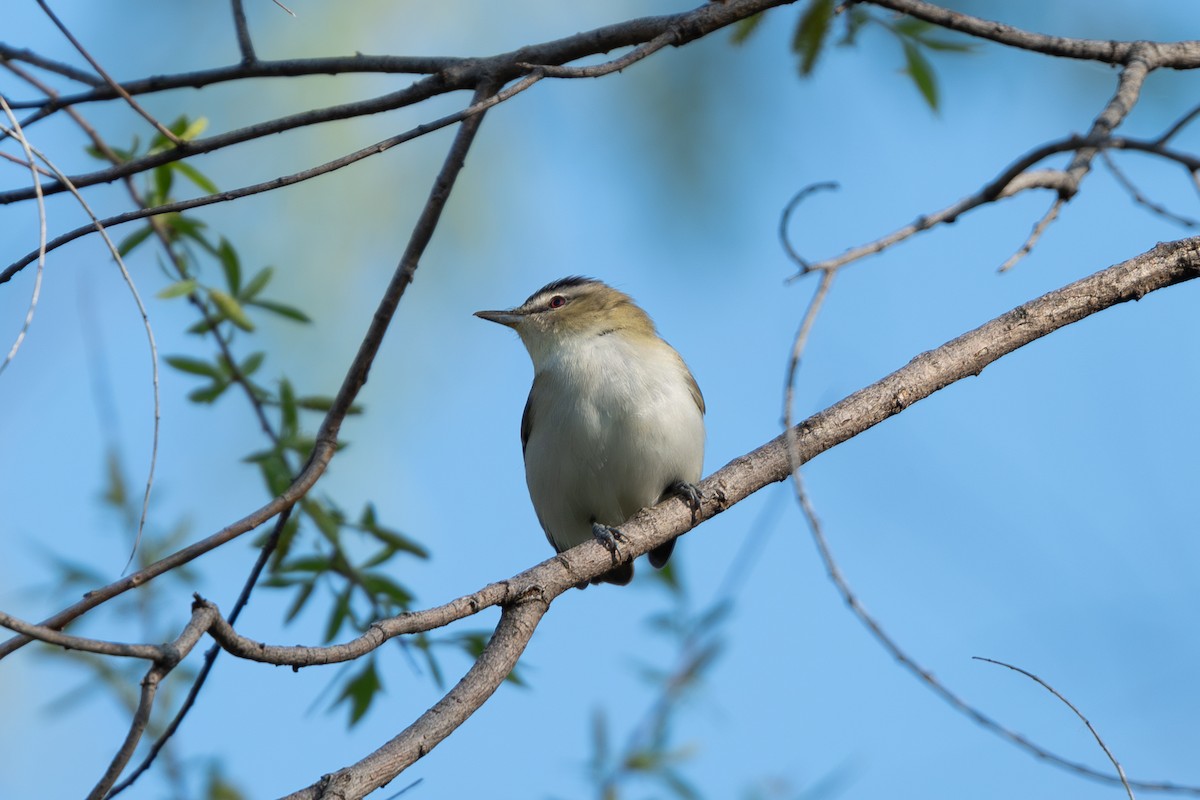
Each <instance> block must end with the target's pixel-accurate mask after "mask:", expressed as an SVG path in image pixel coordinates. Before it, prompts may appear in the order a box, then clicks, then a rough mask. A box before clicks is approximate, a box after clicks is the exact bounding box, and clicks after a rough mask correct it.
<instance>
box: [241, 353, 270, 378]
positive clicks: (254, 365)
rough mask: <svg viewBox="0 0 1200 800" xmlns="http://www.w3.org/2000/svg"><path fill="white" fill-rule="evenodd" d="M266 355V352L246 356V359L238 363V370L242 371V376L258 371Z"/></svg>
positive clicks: (245, 376)
mask: <svg viewBox="0 0 1200 800" xmlns="http://www.w3.org/2000/svg"><path fill="white" fill-rule="evenodd" d="M266 357H267V354H266V353H262V352H258V353H251V354H250V355H248V356H246V360H245V361H243V362H242V363H241V364H239V365H238V371H239V372H241V373H242V377H244V378H247V377H249V376H251V375H253V374H254V373H255V372H257V371H258V368H259V367H261V366H262V363H263V359H265V358H266Z"/></svg>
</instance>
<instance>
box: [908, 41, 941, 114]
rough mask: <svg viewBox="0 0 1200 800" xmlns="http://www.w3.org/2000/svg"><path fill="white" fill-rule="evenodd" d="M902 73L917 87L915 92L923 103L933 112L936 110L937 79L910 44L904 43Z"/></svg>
mask: <svg viewBox="0 0 1200 800" xmlns="http://www.w3.org/2000/svg"><path fill="white" fill-rule="evenodd" d="M904 71H905V72H907V73H908V75H909V77H911V78H912V79H913V83H915V84H916V85H917V91H919V92H920V93H921V96H922V97H923V98H925V102H926V103H928V104H929V107H930V108H931V109H933V110H934V111H937V110H938V90H937V79H936V78H935V77H934V75H933V66H932V65H931V64H930V63H929V61H928V60H927V59H926V58H925V56H924V55H922V54H921V50H920V48H918V47H917V46H916V45H915V44H913V43H912V42H908V41H906V42H904Z"/></svg>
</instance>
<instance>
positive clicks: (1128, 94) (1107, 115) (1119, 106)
mask: <svg viewBox="0 0 1200 800" xmlns="http://www.w3.org/2000/svg"><path fill="white" fill-rule="evenodd" d="M1148 49H1149V45H1145V46H1135V47H1134V48H1133V49H1132V50H1131V51H1130V53H1129V55H1128V61H1126V63H1125V66H1124V67H1123V68H1122V70H1121V78H1120V80H1119V81H1118V82H1117V91H1116V92H1115V93H1114V94H1113V96H1112V98H1111V99H1110V100H1109V101H1108V103H1107V104H1106V105H1105V106H1104V110H1103V111H1101V112H1100V113H1099V114H1098V115H1097V116H1096V119H1095V120H1093V122H1092V128H1091V130H1090V131H1088V135H1087V140H1088V141H1090V142H1097V143H1104V142H1106V141H1107V140H1108V139H1110V138H1111V136H1112V132H1113V130H1114V129H1115V128H1116V127H1117V126H1118V125H1120V124H1121V122H1122V121H1124V119H1125V118H1126V117H1127V116H1129V112H1130V111H1132V110H1133V106H1134V105H1135V104H1136V103H1137V99H1138V97H1139V96H1140V95H1141V91H1142V87H1143V86H1144V85H1145V83H1146V77H1147V76H1148V75H1149V74H1150V67H1149V65H1148V63H1147V56H1146V51H1147V50H1148ZM1098 152H1099V145H1086V146H1083V147H1080V148H1078V149H1077V150H1075V154H1074V155H1073V156H1072V157H1071V163H1070V164H1068V165H1067V168H1066V170H1064V175H1065V181H1064V183H1063V184H1062V185H1061V186H1060V187H1059V189H1058V196H1057V197H1056V198H1055V199H1054V202H1053V203H1052V204H1051V205H1050V208H1049V209H1048V210H1047V211H1046V213H1045V214H1043V215H1042V218H1041V219H1039V220H1038V221H1037V223H1036V224H1035V225H1034V226H1033V231H1032V232H1031V233H1030V234H1029V237H1028V238H1027V239H1026V240H1025V242H1024V244H1022V245H1021V247H1020V248H1019V249H1018V250H1017V252H1015V253H1013V254H1012V255H1011V256H1009V257H1008V258H1007V259H1006V260H1005V262H1004V263H1003V264H1001V265H1000V269H999V271H1000V272H1007V271H1008V270H1010V269H1011V268H1012V267H1014V266H1015V265H1016V264H1017V263H1018V262H1019V261H1020V260H1021V259H1023V258H1024V257H1025V256H1027V255H1028V254H1029V253H1030V252H1032V251H1033V248H1034V246H1036V245H1037V243H1038V240H1040V239H1041V238H1042V234H1043V233H1045V232H1046V229H1047V228H1049V227H1050V225H1051V224H1053V223H1054V221H1055V220H1057V219H1058V216H1059V214H1061V213H1062V210H1063V208H1064V207H1065V206H1066V204H1067V203H1069V202H1070V201H1071V198H1073V197H1074V196H1075V195H1076V193H1077V192H1078V191H1079V186H1080V184H1081V183H1082V182H1083V179H1084V178H1085V177H1086V176H1087V175H1088V174H1089V173H1090V172H1091V171H1092V162H1093V161H1095V159H1096V154H1097V153H1098Z"/></svg>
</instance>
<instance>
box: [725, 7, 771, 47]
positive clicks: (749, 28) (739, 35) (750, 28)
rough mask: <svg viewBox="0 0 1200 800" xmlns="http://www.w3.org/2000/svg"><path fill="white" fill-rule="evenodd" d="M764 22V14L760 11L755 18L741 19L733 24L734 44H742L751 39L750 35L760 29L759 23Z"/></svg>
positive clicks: (732, 38) (732, 39)
mask: <svg viewBox="0 0 1200 800" xmlns="http://www.w3.org/2000/svg"><path fill="white" fill-rule="evenodd" d="M762 21H763V13H762V12H761V11H760V12H758V13H757V14H754V15H753V16H749V17H746V18H745V19H739V20H738V21H737V22H735V23H734V24H733V36H732V37H730V38H731V41H732V42H733V43H734V44H742V43H743V42H745V41H746V40H747V39H749V38H750V34H752V33H754V31H755V30H756V29H757V28H758V25H759V23H761V22H762Z"/></svg>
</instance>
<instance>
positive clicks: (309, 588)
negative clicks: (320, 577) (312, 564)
mask: <svg viewBox="0 0 1200 800" xmlns="http://www.w3.org/2000/svg"><path fill="white" fill-rule="evenodd" d="M316 585H317V582H316V580H311V581H307V582H305V583H301V584H300V591H298V592H296V596H295V597H294V598H292V604H291V605H290V606H288V610H287V613H286V614H284V615H283V621H284V622H291V621H292V620H294V619H295V618H296V615H297V614H299V613H300V610H301V609H303V608H304V604H305V603H307V602H308V598H310V597H312V593H313V589H314V588H316Z"/></svg>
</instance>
